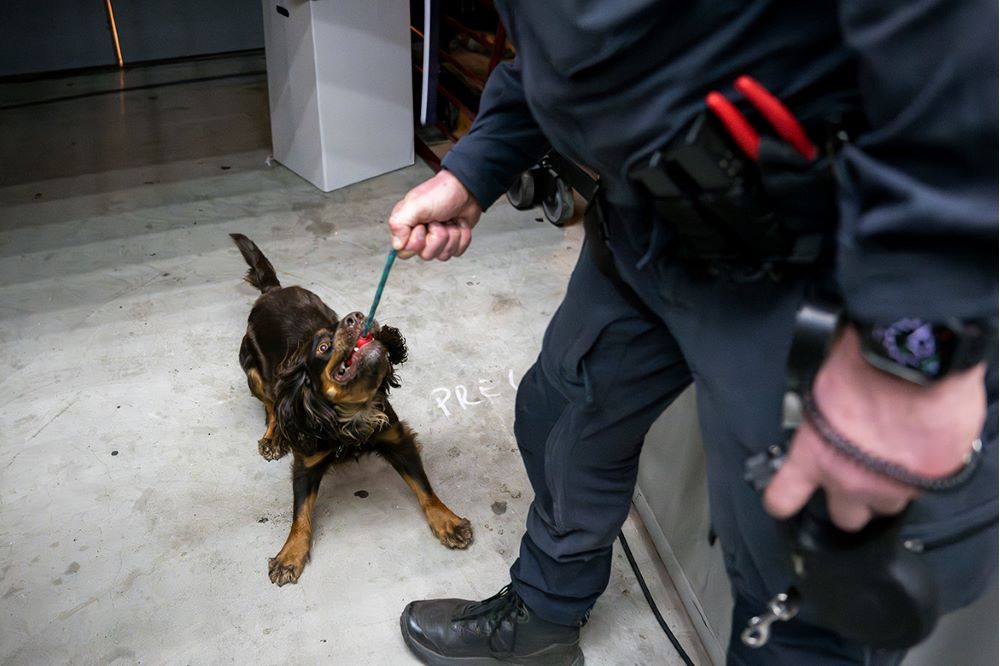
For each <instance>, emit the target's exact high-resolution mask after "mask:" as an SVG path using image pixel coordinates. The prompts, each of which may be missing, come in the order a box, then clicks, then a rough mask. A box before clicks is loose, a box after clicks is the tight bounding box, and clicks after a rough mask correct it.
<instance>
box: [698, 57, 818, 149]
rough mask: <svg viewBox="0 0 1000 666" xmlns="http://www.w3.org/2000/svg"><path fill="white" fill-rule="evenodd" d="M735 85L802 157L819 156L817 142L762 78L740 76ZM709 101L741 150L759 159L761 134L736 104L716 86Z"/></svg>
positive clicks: (709, 105) (709, 106) (708, 98)
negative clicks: (760, 80)
mask: <svg viewBox="0 0 1000 666" xmlns="http://www.w3.org/2000/svg"><path fill="white" fill-rule="evenodd" d="M733 85H734V87H735V88H736V90H738V91H739V92H740V93H741V94H742V95H743V96H744V97H746V98H747V101H749V102H750V103H751V104H752V105H753V106H754V108H755V109H757V110H758V111H759V112H760V114H761V115H762V116H764V119H765V120H767V122H768V123H770V125H771V127H773V128H774V131H775V132H777V134H778V136H780V137H781V138H782V139H784V140H785V141H787V142H788V143H789V144H790V145H791V146H792V148H794V149H795V150H796V152H798V153H799V154H800V155H802V157H804V158H806V159H807V160H810V161H812V160H814V159H816V155H817V154H818V153H819V151H818V150H817V149H816V145H815V144H814V143H813V142H812V141H811V140H810V139H809V136H808V135H807V134H806V132H805V130H804V129H803V128H802V124H801V123H799V121H798V119H797V118H796V117H795V116H794V115H793V114H792V112H791V111H789V110H788V107H787V106H785V105H784V104H783V103H782V101H781V100H780V99H778V98H777V97H775V96H774V95H773V94H771V92H770V91H769V90H768V89H767V88H765V87H764V86H762V85H761V84H760V83H759V82H758V81H756V80H755V79H753V78H752V77H749V76H746V75H744V76H741V77H739V78H738V79H736V82H735V83H734V84H733ZM705 105H706V106H708V109H709V111H711V112H712V113H713V114H714V115H715V117H716V118H718V119H719V121H720V122H721V123H722V124H723V126H724V127H725V128H726V131H727V132H729V135H730V136H731V137H732V138H733V141H735V142H736V145H737V146H739V148H740V150H742V151H743V152H744V153H746V155H747V157H749V158H750V159H752V160H754V161H757V158H758V156H759V154H760V134H759V133H758V132H757V130H755V129H754V128H753V126H752V125H751V124H750V121H748V120H747V119H746V116H744V115H743V114H742V113H741V112H740V110H739V109H737V108H736V105H734V104H733V103H732V102H730V101H729V100H728V99H726V98H725V97H723V95H722V93H720V92H718V91H716V90H713V91H712V92H710V93H708V95H706V96H705Z"/></svg>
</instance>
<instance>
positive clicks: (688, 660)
mask: <svg viewBox="0 0 1000 666" xmlns="http://www.w3.org/2000/svg"><path fill="white" fill-rule="evenodd" d="M618 540H619V541H621V543H622V548H623V549H624V550H625V557H627V558H628V563H629V564H630V565H631V566H632V571H633V572H634V573H635V579H636V580H637V581H639V588H640V589H642V594H643V596H645V597H646V603H648V604H649V609H650V610H651V611H653V615H654V616H655V617H656V621H657V622H659V623H660V627H661V628H662V629H663V632H664V633H665V634H666V635H667V638H669V639H670V642H671V644H673V646H674V649H676V650H677V654H678V655H680V657H681V660H682V661H683V662H684V663H685V664H687V666H694V662H693V661H691V657H689V656H688V653H687V652H685V651H684V648H683V647H681V644H680V641H678V640H677V637H676V636H674V632H672V631H670V627H668V626H667V621H666V620H664V619H663V616H662V615H661V614H660V609H659V607H657V605H656V602H655V601H653V595H652V594H650V593H649V587H648V586H647V585H646V579H645V578H643V577H642V572H641V571H639V565H638V564H636V562H635V557H633V556H632V549H631V548H629V547H628V541H626V540H625V534H624V532H619V533H618Z"/></svg>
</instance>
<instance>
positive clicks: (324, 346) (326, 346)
mask: <svg viewBox="0 0 1000 666" xmlns="http://www.w3.org/2000/svg"><path fill="white" fill-rule="evenodd" d="M328 351H330V343H329V342H321V343H319V353H320V354H325V353H327V352H328Z"/></svg>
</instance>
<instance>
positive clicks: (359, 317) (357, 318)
mask: <svg viewBox="0 0 1000 666" xmlns="http://www.w3.org/2000/svg"><path fill="white" fill-rule="evenodd" d="M364 320H365V316H364V315H363V314H361V313H360V312H352V313H351V314H349V315H347V316H346V317H344V323H345V324H347V326H348V327H350V328H354V327H355V326H357V325H358V324H360V323H361V322H363V321H364Z"/></svg>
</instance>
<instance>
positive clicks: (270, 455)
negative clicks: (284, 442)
mask: <svg viewBox="0 0 1000 666" xmlns="http://www.w3.org/2000/svg"><path fill="white" fill-rule="evenodd" d="M257 450H258V451H259V452H260V455H261V457H262V458H263V459H264V460H278V459H280V458H283V457H284V456H285V454H287V453H288V449H287V448H285V447H283V446H281V445H280V444H279V443H278V442H276V441H274V438H273V437H261V438H260V441H258V442H257Z"/></svg>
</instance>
